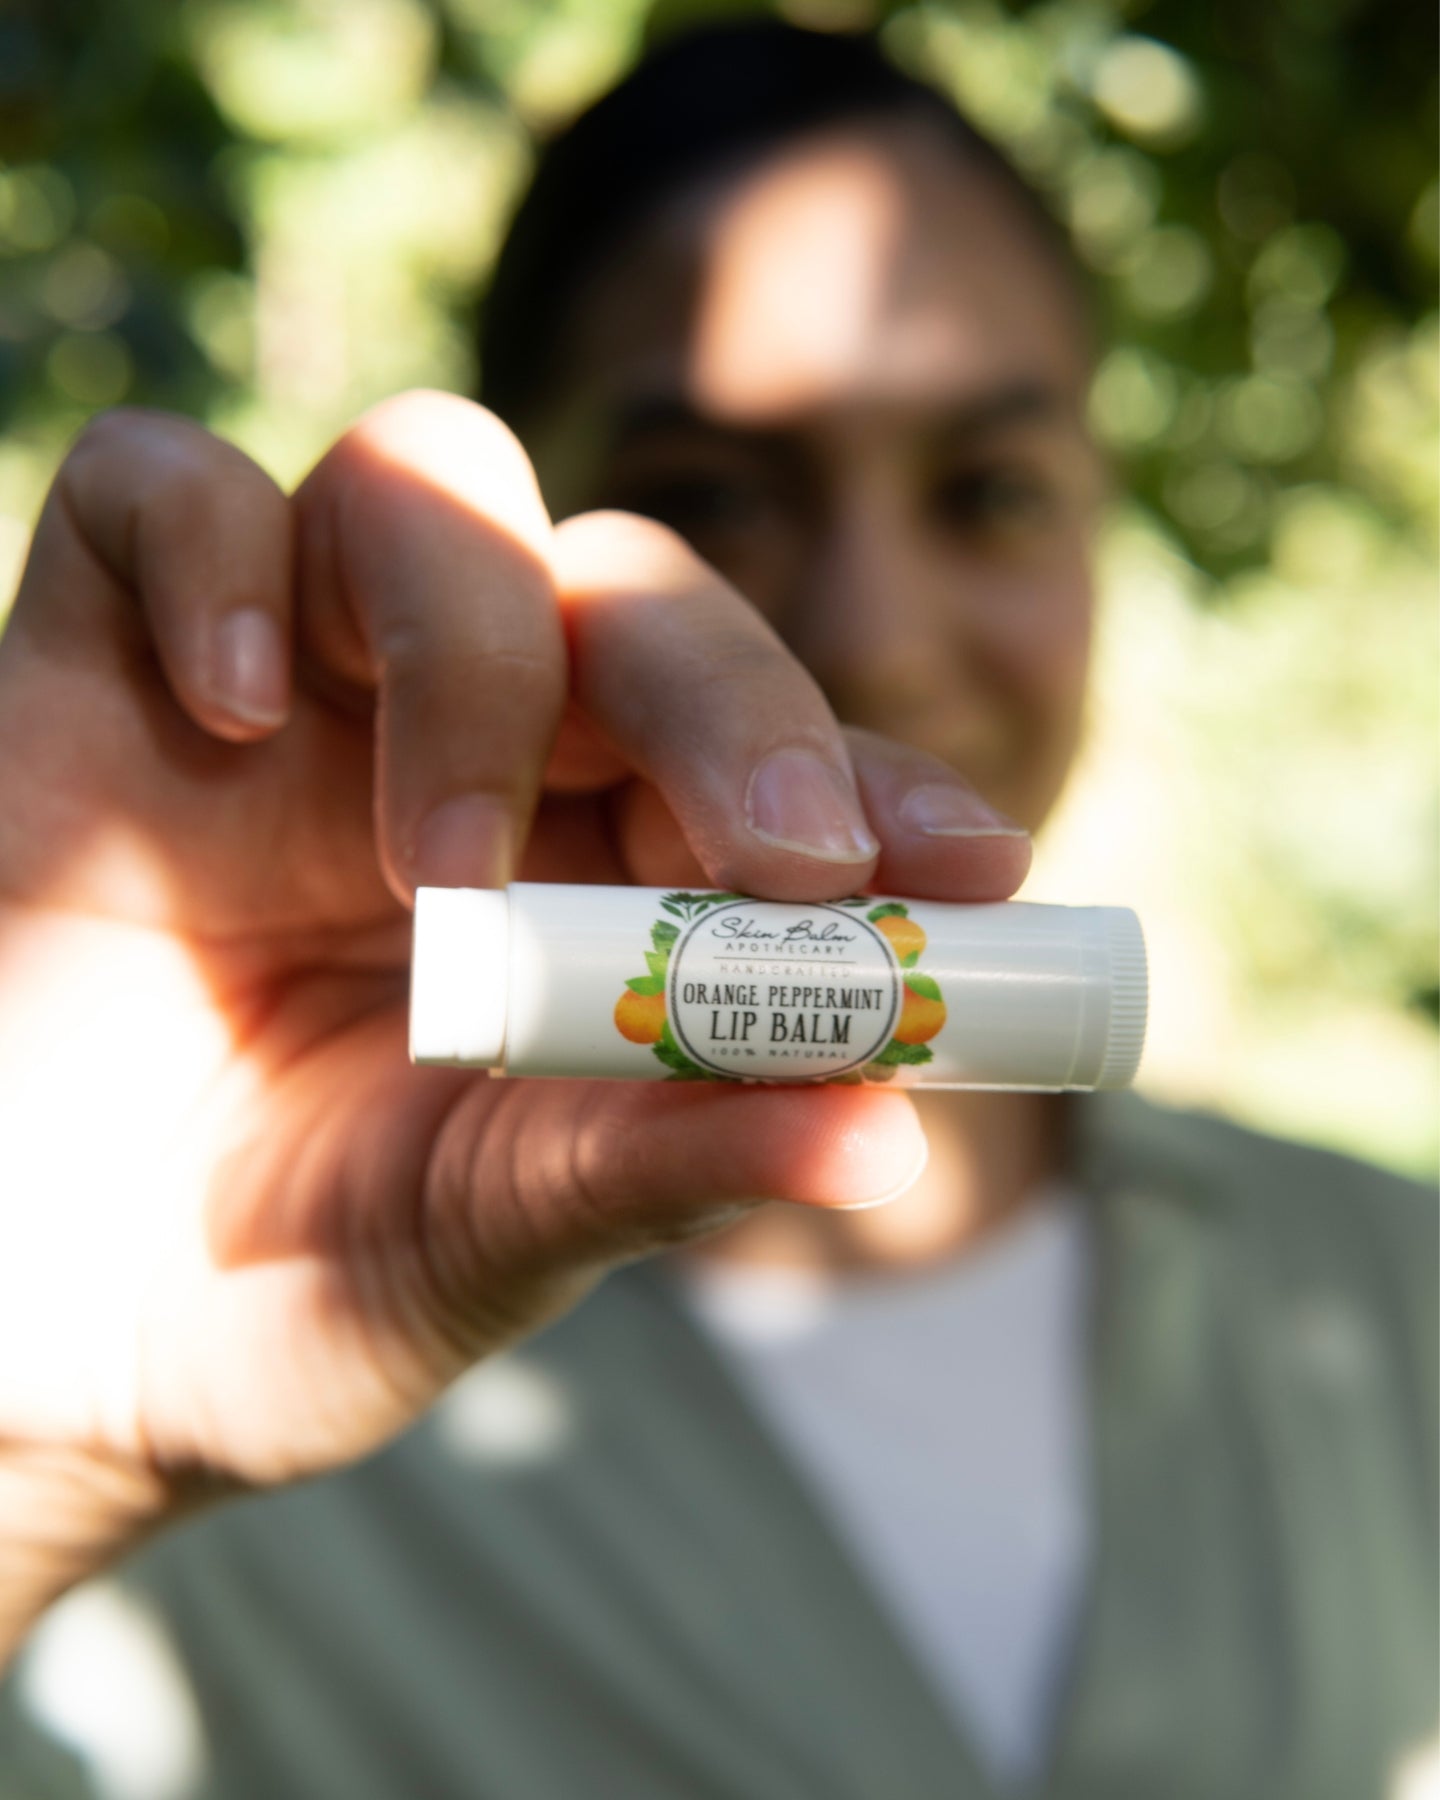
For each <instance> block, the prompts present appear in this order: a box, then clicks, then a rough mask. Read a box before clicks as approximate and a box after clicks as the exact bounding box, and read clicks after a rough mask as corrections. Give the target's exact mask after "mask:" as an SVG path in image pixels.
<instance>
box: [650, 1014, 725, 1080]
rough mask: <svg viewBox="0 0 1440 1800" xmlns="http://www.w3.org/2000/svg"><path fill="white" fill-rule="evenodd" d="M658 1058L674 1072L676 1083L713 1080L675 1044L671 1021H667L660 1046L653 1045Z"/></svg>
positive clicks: (673, 1078)
mask: <svg viewBox="0 0 1440 1800" xmlns="http://www.w3.org/2000/svg"><path fill="white" fill-rule="evenodd" d="M650 1048H651V1049H652V1050H653V1051H654V1053H655V1056H656V1058H657V1059H658V1060H659V1061H660V1062H662V1063H664V1065H665V1067H666V1068H667V1069H669V1070H671V1071H672V1074H671V1079H672V1080H676V1081H709V1080H711V1079H712V1077H711V1074H710V1071H709V1070H708V1069H702V1068H701V1067H700V1065H699V1063H696V1062H691V1060H690V1058H689V1057H688V1056H687V1055H686V1054H685V1052H684V1051H683V1050H682V1049H681V1048H680V1046H679V1045H678V1044H677V1043H676V1042H675V1036H674V1033H673V1032H672V1031H671V1030H670V1021H669V1020H668V1019H667V1020H666V1021H665V1024H664V1027H663V1029H662V1030H661V1033H660V1041H659V1043H658V1044H652V1045H651V1046H650Z"/></svg>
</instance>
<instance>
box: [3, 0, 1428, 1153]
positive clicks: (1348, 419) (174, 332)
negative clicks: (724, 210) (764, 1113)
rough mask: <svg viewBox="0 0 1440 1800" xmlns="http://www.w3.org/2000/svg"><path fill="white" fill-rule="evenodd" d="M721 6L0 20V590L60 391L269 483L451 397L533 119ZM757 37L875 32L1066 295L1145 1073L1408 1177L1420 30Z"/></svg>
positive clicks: (1043, 7) (1099, 29)
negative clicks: (1088, 385)
mask: <svg viewBox="0 0 1440 1800" xmlns="http://www.w3.org/2000/svg"><path fill="white" fill-rule="evenodd" d="M749 10H756V9H754V8H752V7H749V6H746V5H744V4H743V0H742V3H740V4H735V3H732V4H730V5H728V6H721V5H718V4H716V3H715V0H709V3H705V0H655V3H654V4H648V5H647V4H646V3H645V0H588V3H586V0H105V3H104V4H101V3H100V0H21V3H20V4H15V0H11V4H10V5H9V6H8V7H7V8H6V9H5V10H3V11H0V259H3V260H0V428H3V431H4V439H3V442H0V583H3V586H4V589H5V590H6V591H8V589H9V587H10V586H11V585H13V577H14V575H15V574H16V573H17V572H18V568H19V565H20V561H21V559H22V558H23V553H24V548H25V544H26V541H27V538H28V532H29V528H30V526H31V523H32V522H33V518H34V515H35V512H36V510H37V509H38V505H39V502H40V499H41V496H42V494H43V491H44V488H45V486H46V484H47V483H48V480H49V478H50V475H51V473H52V472H53V469H54V466H55V464H56V462H57V460H58V458H59V456H60V455H61V454H62V452H63V448H64V445H65V443H66V442H67V441H68V439H69V437H70V436H71V435H72V434H73V432H74V430H75V429H76V428H77V427H78V425H79V424H80V423H81V422H82V421H83V419H84V418H85V417H86V416H87V415H88V414H89V413H90V412H92V411H94V410H95V409H97V408H99V407H103V406H107V405H111V404H113V403H115V402H117V401H121V400H125V401H138V402H142V403H146V404H151V405H159V406H167V407H175V408H179V409H181V410H183V411H185V412H188V413H191V414H193V415H195V416H198V417H200V418H203V419H205V420H206V421H207V422H208V423H210V424H212V425H213V426H214V427H215V428H216V429H218V430H221V431H223V432H225V433H226V434H227V435H229V436H231V437H233V438H235V439H236V440H237V441H239V442H240V443H241V444H243V445H244V446H245V447H246V448H247V449H248V450H250V452H251V453H252V454H253V455H255V456H256V457H257V458H258V459H259V460H260V461H261V462H262V463H264V464H265V465H266V466H267V467H269V468H270V469H271V470H272V471H273V472H274V473H275V474H276V475H277V476H278V477H279V478H280V479H281V480H286V481H288V480H293V479H294V478H296V477H298V476H299V474H301V473H302V472H303V470H304V468H305V467H306V465H307V464H308V462H309V461H310V460H311V459H312V458H313V457H314V456H315V455H316V454H317V453H318V452H319V451H320V449H321V448H322V447H323V445H324V444H325V442H326V441H327V439H328V438H329V437H330V436H331V435H333V433H334V432H335V431H337V430H338V429H340V428H341V427H342V426H343V425H344V423H345V422H346V421H347V420H348V419H349V418H350V417H351V416H352V415H353V414H354V413H355V412H356V411H357V410H359V409H360V408H361V407H363V406H364V405H366V404H367V403H368V402H370V401H371V400H373V399H376V398H378V397H379V396H381V395H382V394H385V393H388V392H391V391H394V390H395V389H397V388H399V387H402V386H406V385H411V384H414V383H417V382H419V383H433V384H437V385H442V386H449V387H456V388H461V389H465V388H467V387H469V386H470V385H471V384H472V382H473V379H474V374H475V371H474V366H473V351H472V330H471V309H472V306H473V301H474V297H475V294H476V293H477V292H478V291H479V290H481V289H482V288H483V283H484V278H485V273H486V269H487V267H488V265H489V262H490V259H491V257H492V255H493V252H494V248H495V245H496V243H497V241H498V237H499V233H500V232H501V230H502V229H503V225H504V220H505V217H506V215H507V212H508V210H509V207H510V205H511V204H512V202H513V200H514V198H515V196H516V195H517V193H518V192H519V190H520V188H521V186H522V185H523V182H524V179H525V175H526V171H527V168H528V166H529V160H530V156H531V145H532V143H533V141H534V136H535V134H536V133H537V132H543V131H544V130H545V129H547V128H548V127H549V126H551V125H552V124H554V123H555V122H557V121H559V120H562V119H564V118H565V117H566V116H567V115H569V114H570V113H571V112H573V111H574V110H575V109H576V108H577V107H579V106H580V105H583V104H584V103H585V102H586V101H588V100H589V99H590V98H592V97H593V96H594V95H595V94H597V93H598V92H599V91H601V90H602V89H603V88H604V87H605V86H606V85H607V84H608V83H609V82H610V81H611V80H613V79H614V78H615V77H616V76H617V75H618V74H620V73H622V72H623V70H624V69H625V68H626V67H627V66H628V64H629V63H630V62H631V61H632V60H633V59H634V58H635V56H636V55H637V54H638V53H639V52H640V50H641V49H642V47H643V45H644V43H645V41H646V40H647V37H648V36H651V35H654V34H657V33H662V32H665V31H669V30H673V29H677V28H681V27H683V26H684V25H685V24H686V23H687V22H688V21H690V20H692V19H698V18H704V17H712V16H714V15H716V14H717V13H719V12H737V11H749ZM778 10H780V11H781V12H783V13H784V14H785V15H786V16H787V17H789V18H791V19H793V20H795V21H797V22H799V23H803V24H810V25H814V26H816V27H819V28H824V29H835V28H842V29H843V28H847V27H852V26H860V25H868V24H880V25H881V26H882V28H883V31H884V33H885V37H886V40H887V43H888V44H889V46H890V48H891V49H892V51H893V53H894V55H895V56H896V58H897V59H898V60H900V61H901V62H902V63H904V64H905V65H907V66H909V67H911V68H913V69H915V70H916V71H917V72H919V73H922V74H924V75H926V76H928V78H930V79H931V80H933V81H935V82H936V83H938V84H939V85H940V86H941V87H943V88H945V89H947V90H948V91H950V92H951V93H953V94H954V95H955V97H956V99H957V100H958V101H959V102H960V104H961V105H962V106H963V107H964V108H965V109H966V111H967V112H969V113H970V115H971V116H972V117H973V118H974V119H975V121H976V122H977V123H978V124H979V125H980V126H981V127H982V128H984V129H986V130H988V131H989V132H990V133H991V134H992V135H993V136H995V137H996V138H997V139H998V140H999V141H1000V142H1001V143H1002V144H1004V145H1005V147H1006V148H1007V149H1008V150H1009V151H1010V152H1011V154H1012V155H1013V156H1014V157H1015V159H1016V161H1017V162H1018V163H1019V165H1020V166H1021V167H1022V169H1024V170H1025V171H1026V172H1027V173H1028V174H1029V175H1030V177H1031V178H1032V179H1033V180H1034V181H1035V183H1036V185H1037V186H1038V187H1039V188H1040V189H1041V190H1042V191H1043V192H1044V193H1045V194H1046V195H1047V196H1048V198H1049V199H1050V201H1051V204H1052V205H1053V206H1054V208H1055V210H1056V211H1057V213H1059V215H1060V216H1061V217H1062V218H1063V219H1064V220H1065V221H1066V222H1067V223H1068V225H1069V226H1070V228H1071V230H1072V232H1073V234H1074V237H1075V240H1076V243H1077V245H1078V247H1079V250H1080V253H1081V256H1082V258H1083V260H1084V261H1085V263H1086V264H1087V265H1088V266H1089V267H1090V268H1091V269H1092V270H1093V271H1094V274H1095V278H1096V282H1097V287H1098V289H1099V292H1100V294H1101V296H1102V308H1103V311H1104V313H1105V315H1106V317H1107V321H1108V327H1109V346H1110V347H1109V348H1108V349H1107V351H1106V353H1105V355H1104V357H1103V360H1102V363H1101V366H1100V369H1099V371H1098V374H1097V378H1096V383H1095V389H1094V400H1093V414H1094V422H1095V427H1096V430H1097V432H1098V433H1099V434H1100V436H1101V437H1102V439H1103V440H1104V441H1106V442H1107V443H1108V444H1109V445H1110V446H1111V447H1112V448H1113V449H1114V451H1115V453H1116V455H1117V457H1118V458H1119V460H1120V461H1121V463H1122V465H1123V467H1124V469H1125V471H1126V474H1127V476H1128V480H1129V485H1130V488H1131V491H1132V492H1133V494H1134V496H1135V502H1134V504H1133V505H1132V506H1131V508H1130V509H1129V510H1128V511H1127V512H1125V513H1124V514H1122V516H1121V518H1120V520H1119V522H1118V524H1117V529H1116V532H1115V534H1114V537H1113V541H1112V546H1111V552H1110V555H1109V557H1108V559H1107V561H1108V567H1109V569H1110V578H1111V587H1112V591H1113V596H1114V597H1113V601H1112V606H1111V609H1110V615H1109V616H1110V619H1111V623H1110V626H1109V628H1108V632H1107V635H1106V637H1105V639H1104V641H1103V643H1102V652H1103V658H1104V659H1105V663H1104V667H1102V669H1101V672H1100V680H1099V684H1098V694H1099V698H1098V704H1099V706H1100V707H1101V708H1102V709H1105V708H1108V709H1109V714H1110V715H1113V718H1112V723H1111V725H1110V726H1109V727H1105V726H1104V721H1103V720H1102V730H1101V737H1102V738H1103V739H1105V740H1106V741H1107V742H1110V743H1111V744H1112V746H1113V745H1114V744H1116V743H1118V744H1120V745H1121V746H1122V748H1123V754H1124V755H1125V756H1129V757H1131V758H1134V757H1137V756H1138V757H1149V758H1151V759H1152V760H1155V761H1156V766H1158V767H1161V768H1164V769H1166V770H1168V771H1169V772H1170V773H1169V775H1168V776H1167V780H1169V783H1170V785H1169V787H1168V788H1167V790H1166V791H1165V793H1164V794H1162V795H1161V796H1159V797H1158V798H1153V797H1152V798H1151V799H1150V800H1149V801H1147V802H1146V803H1147V804H1149V805H1152V806H1167V807H1168V808H1169V809H1170V811H1172V812H1173V813H1175V814H1176V816H1177V817H1178V818H1179V819H1180V821H1181V829H1180V830H1179V831H1178V835H1177V836H1176V838H1175V841H1174V843H1173V845H1172V846H1171V849H1170V851H1169V852H1168V854H1171V855H1173V857H1174V858H1176V859H1179V861H1180V863H1181V865H1182V875H1181V878H1180V879H1179V880H1177V881H1172V883H1171V884H1170V886H1169V887H1167V888H1165V889H1164V892H1163V894H1159V893H1158V890H1157V894H1158V897H1157V899H1156V902H1155V903H1156V904H1157V905H1169V904H1173V905H1174V906H1176V907H1177V908H1179V909H1180V910H1181V911H1182V912H1184V913H1185V914H1186V917H1187V919H1188V921H1189V930H1188V934H1187V933H1186V932H1181V933H1180V934H1179V936H1178V937H1177V940H1176V941H1177V943H1179V944H1182V945H1191V946H1193V945H1195V944H1196V943H1199V942H1202V941H1203V940H1205V939H1207V938H1209V939H1213V940H1214V941H1217V942H1219V943H1220V944H1221V945H1223V948H1224V961H1223V966H1224V970H1225V980H1226V983H1227V998H1226V1000H1225V1002H1224V1006H1223V1007H1222V1008H1221V1010H1220V1012H1219V1013H1213V1012H1212V1013H1206V1012H1205V1009H1204V1006H1203V1005H1202V1004H1201V1002H1200V1000H1199V999H1198V998H1196V996H1195V995H1194V994H1193V993H1192V996H1191V998H1192V1000H1193V1001H1194V1004H1195V1005H1197V1006H1200V1014H1198V1015H1197V1023H1196V1025H1195V1029H1194V1032H1190V1033H1188V1034H1187V1031H1186V1030H1185V1029H1182V1030H1180V1031H1178V1032H1176V1033H1175V1034H1174V1037H1175V1040H1176V1044H1177V1045H1178V1044H1179V1043H1180V1041H1182V1040H1186V1039H1187V1035H1188V1036H1194V1035H1196V1034H1198V1035H1199V1036H1200V1037H1201V1038H1204V1039H1206V1041H1207V1042H1208V1043H1209V1046H1210V1048H1209V1052H1208V1054H1207V1053H1202V1052H1201V1051H1198V1050H1197V1051H1196V1052H1195V1054H1194V1055H1193V1057H1192V1058H1191V1059H1190V1060H1188V1061H1187V1059H1186V1056H1185V1055H1184V1054H1182V1052H1181V1050H1180V1049H1179V1048H1177V1047H1175V1046H1174V1045H1172V1048H1171V1049H1170V1050H1169V1051H1168V1052H1164V1053H1163V1054H1162V1055H1161V1060H1160V1073H1161V1076H1162V1080H1165V1079H1168V1080H1169V1082H1170V1083H1171V1085H1172V1086H1178V1087H1179V1088H1181V1089H1187V1088H1188V1089H1189V1090H1190V1091H1193V1092H1197V1093H1200V1094H1205V1095H1209V1096H1210V1097H1213V1098H1216V1099H1219V1100H1222V1101H1224V1102H1226V1103H1228V1104H1230V1105H1232V1106H1234V1107H1236V1108H1238V1109H1239V1110H1241V1111H1249V1112H1251V1113H1253V1114H1256V1115H1257V1116H1259V1117H1261V1118H1262V1119H1264V1120H1266V1121H1267V1122H1270V1123H1274V1124H1277V1125H1279V1126H1281V1127H1282V1128H1288V1129H1294V1130H1299V1131H1307V1132H1309V1133H1311V1134H1312V1135H1315V1136H1318V1137H1323V1138H1329V1139H1332V1140H1334V1141H1339V1142H1342V1143H1348V1144H1352V1145H1354V1146H1356V1147H1358V1148H1361V1149H1364V1150H1367V1151H1369V1152H1370V1153H1371V1154H1375V1155H1378V1156H1382V1157H1385V1158H1387V1159H1388V1160H1391V1161H1395V1162H1399V1163H1402V1164H1407V1165H1410V1166H1419V1165H1423V1164H1424V1163H1425V1162H1426V1161H1427V1160H1428V1159H1429V1158H1430V1157H1432V1156H1433V1154H1434V1152H1435V1149H1436V1145H1437V1131H1440V1128H1437V1124H1436V1121H1435V1116H1434V1107H1433V1091H1432V1088H1431V1084H1432V1082H1433V1079H1434V1074H1435V1068H1436V1065H1435V1048H1434V1036H1433V1025H1434V1022H1435V1016H1436V1010H1437V986H1436V980H1437V977H1436V941H1435V930H1436V888H1437V871H1436V860H1437V846H1436V769H1435V754H1434V752H1435V736H1434V728H1435V714H1434V687H1435V682H1434V674H1435V669H1436V618H1435V607H1434V585H1433V568H1434V560H1433V559H1434V545H1435V534H1436V526H1437V520H1436V479H1435V476H1436V450H1437V445H1440V424H1437V400H1436V385H1437V354H1436V328H1435V317H1434V312H1433V308H1434V302H1435V272H1436V260H1437V238H1440V187H1437V182H1436V176H1435V166H1434V157H1433V145H1434V143H1435V139H1436V126H1437V78H1436V56H1435V43H1434V39H1435V20H1434V14H1433V9H1431V8H1429V7H1421V6H1420V5H1418V4H1413V3H1411V0H1384V3H1383V4H1382V3H1381V0H1261V3H1260V4H1255V3H1254V0H1150V3H1149V4H1146V3H1145V0H1041V3H1039V4H1029V5H1025V4H1015V3H1012V4H1009V5H1005V4H1001V3H1000V0H955V3H953V4H945V5H941V4H925V3H922V4H898V5H897V4H883V5H877V4H867V0H789V3H788V4H785V5H782V6H781V7H779V9H778ZM1142 688H1143V689H1144V691H1145V692H1146V693H1148V695H1149V696H1150V699H1151V702H1152V705H1151V706H1150V708H1149V710H1148V711H1147V709H1146V708H1145V707H1144V706H1139V707H1137V706H1136V705H1135V703H1134V696H1135V695H1136V694H1137V693H1138V692H1140V691H1141V689H1142ZM1157 694H1163V695H1165V696H1167V701H1166V710H1165V712H1164V714H1163V716H1161V715H1160V714H1158V713H1157V712H1156V710H1155V707H1154V705H1153V701H1154V697H1155V695H1157ZM1115 719H1118V720H1119V723H1115V722H1114V721H1115ZM1126 719H1128V720H1129V721H1130V724H1129V726H1128V727H1127V726H1126V724H1125V720H1126ZM1136 720H1148V721H1149V724H1148V726H1147V727H1146V728H1147V729H1149V730H1150V731H1151V732H1152V733H1154V734H1158V735H1156V736H1155V737H1154V738H1153V739H1152V741H1151V742H1149V743H1147V742H1145V741H1144V740H1142V739H1139V738H1137V737H1136V736H1135V735H1134V734H1135V732H1136V730H1137V729H1138V727H1137V725H1136V723H1135V721H1136ZM1127 730H1128V732H1129V734H1130V735H1128V736H1127ZM1107 733H1108V735H1107ZM1091 778H1092V779H1095V780H1100V779H1103V778H1104V777H1103V775H1095V776H1093V777H1091ZM1118 791H1119V790H1118V789H1117V792H1118ZM1140 829H1141V835H1142V836H1146V835H1147V832H1148V828H1147V827H1146V825H1145V823H1144V822H1143V821H1142V822H1141V826H1140ZM1099 854H1102V855H1103V852H1100V853H1099ZM1093 886H1094V883H1093V882H1092V883H1091V889H1092V891H1091V892H1089V893H1084V894H1080V893H1077V894H1076V895H1075V896H1074V897H1075V898H1093V897H1098V896H1097V895H1096V894H1094V892H1093ZM1115 897H1117V898H1123V897H1125V896H1115ZM1162 936H1163V934H1162ZM1181 954H1184V953H1183V952H1177V955H1181ZM1163 973H1164V969H1163V965H1162V967H1160V968H1157V977H1158V976H1160V975H1163ZM1177 989H1178V990H1181V991H1184V990H1185V982H1184V980H1183V979H1180V978H1179V971H1178V970H1177ZM1159 999H1163V993H1162V994H1161V995H1159V996H1157V1001H1158V1000H1159ZM1202 1015H1203V1021H1202ZM1161 1043H1162V1049H1163V1044H1164V1038H1163V1034H1162V1039H1161Z"/></svg>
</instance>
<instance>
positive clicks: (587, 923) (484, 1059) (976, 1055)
mask: <svg viewBox="0 0 1440 1800" xmlns="http://www.w3.org/2000/svg"><path fill="white" fill-rule="evenodd" d="M1146 1005H1147V975H1146V962H1145V940H1144V938H1143V936H1142V934H1141V930H1140V921H1139V920H1138V919H1137V918H1136V916H1135V914H1134V913H1133V912H1131V911H1129V910H1128V908H1125V907H1120V906H1042V905H1037V904H1033V903H1031V902H1027V901H1019V900H1006V901H1003V902H1000V903H999V904H995V905H970V906H956V905H949V904H942V903H941V902H938V901H930V900H891V899H881V898H877V897H876V896H874V895H870V894H866V895H861V896H857V897H856V898H853V899H847V900H835V901H825V902H817V903H806V904H797V903H795V902H792V901H778V900H756V899H752V898H749V897H747V896H746V895H743V894H726V893H708V892H701V893H689V892H671V891H667V890H666V889H664V888H632V887H571V886H559V885H556V886H551V885H548V884H537V883H526V882H516V883H515V884H513V885H512V886H511V887H509V888H506V889H504V890H503V891H502V890H493V889H478V888H421V889H420V891H419V893H418V894H417V895H416V898H415V952H414V964H413V970H412V977H411V994H410V1055H411V1057H412V1059H413V1060H414V1061H415V1062H417V1063H447V1064H459V1065H462V1066H466V1067H471V1068H481V1069H492V1070H497V1071H503V1073H505V1074H507V1075H555V1076H566V1075H568V1076H605V1077H612V1078H617V1079H621V1080H640V1081H645V1080H649V1081H768V1082H812V1083H814V1082H826V1081H830V1082H834V1081H843V1082H852V1083H853V1082H893V1083H897V1084H903V1085H906V1086H923V1087H933V1088H1024V1089H1038V1090H1044V1091H1049V1092H1054V1091H1058V1090H1061V1089H1065V1088H1113V1087H1124V1086H1125V1085H1127V1084H1128V1083H1129V1082H1130V1081H1131V1080H1132V1079H1133V1078H1134V1075H1135V1071H1136V1068H1137V1067H1138V1066H1139V1062H1140V1052H1141V1049H1142V1047H1143V1045H1144V1042H1145V1017H1146Z"/></svg>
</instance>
